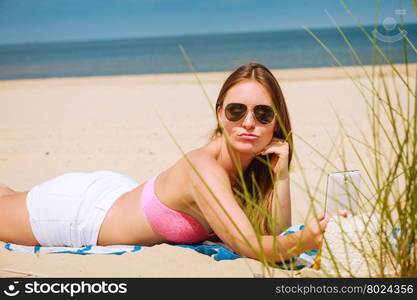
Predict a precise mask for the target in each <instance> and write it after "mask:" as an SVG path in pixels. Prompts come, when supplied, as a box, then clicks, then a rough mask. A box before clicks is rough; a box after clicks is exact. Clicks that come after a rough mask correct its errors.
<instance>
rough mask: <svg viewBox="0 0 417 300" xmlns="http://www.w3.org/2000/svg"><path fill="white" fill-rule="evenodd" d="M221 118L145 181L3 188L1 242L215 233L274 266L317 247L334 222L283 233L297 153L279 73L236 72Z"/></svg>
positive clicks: (106, 176) (189, 239) (104, 241)
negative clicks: (202, 140)
mask: <svg viewBox="0 0 417 300" xmlns="http://www.w3.org/2000/svg"><path fill="white" fill-rule="evenodd" d="M216 113H217V120H218V127H217V129H216V130H215V132H214V133H213V136H212V138H211V140H210V142H209V143H207V144H206V145H204V146H203V147H201V148H198V149H195V150H193V151H190V152H189V153H187V154H186V155H185V156H184V157H183V158H181V159H180V160H179V161H178V162H176V163H175V164H174V165H173V166H172V167H170V168H168V169H167V170H165V171H164V172H162V173H161V174H159V175H157V176H155V177H153V178H151V179H150V180H149V181H147V182H145V183H143V184H141V185H138V183H136V182H135V181H134V180H133V179H131V178H129V177H127V176H124V175H122V174H118V173H114V172H111V171H98V172H92V173H68V174H64V175H61V176H59V177H56V178H53V179H51V180H48V181H46V182H44V183H42V184H40V185H37V186H35V187H33V188H32V189H30V190H29V191H28V192H16V191H14V190H12V189H10V188H8V187H1V188H0V240H3V241H5V242H11V243H16V244H23V245H42V246H69V247H81V246H85V245H112V244H113V245H114V244H119V245H120V244H125V245H126V244H132V245H154V244H159V243H181V244H184V243H189V244H191V243H199V242H202V241H204V240H207V239H211V238H214V237H216V236H217V237H218V238H220V239H221V240H222V241H223V242H224V243H226V244H227V245H228V246H230V247H231V248H232V249H233V250H234V251H235V252H236V253H238V254H240V255H244V256H247V257H251V258H259V256H258V255H259V252H261V250H262V252H263V253H264V254H265V255H266V257H267V258H268V259H269V260H271V261H276V262H278V261H283V260H286V259H288V258H290V257H292V256H294V255H298V254H300V253H302V252H305V251H306V250H309V249H317V248H319V245H320V243H321V240H322V236H323V231H324V229H325V227H326V225H327V223H328V221H329V219H328V218H324V217H322V216H321V217H319V218H312V219H311V220H310V221H309V222H308V223H307V224H306V227H305V228H304V229H303V230H301V231H299V232H297V233H294V234H291V235H287V236H277V235H278V234H279V233H281V232H282V231H283V230H284V229H286V228H287V227H288V226H290V225H291V201H290V188H289V171H288V170H289V166H290V162H291V157H292V152H293V149H292V136H291V124H290V118H289V115H288V111H287V106H286V103H285V99H284V96H283V94H282V92H281V89H280V86H279V84H278V82H277V80H276V79H275V77H274V76H273V75H272V73H271V72H270V71H269V70H268V69H267V68H266V67H265V66H263V65H262V64H259V63H249V64H247V65H244V66H241V67H240V68H238V69H237V70H236V71H234V72H233V73H232V74H231V75H230V76H229V77H228V78H227V80H226V81H225V83H224V84H223V87H222V89H221V90H220V93H219V97H218V99H217V103H216ZM265 161H269V162H270V164H269V168H268V165H267V164H266V163H265ZM239 170H242V172H243V174H242V173H240V172H239ZM239 174H240V175H242V176H240V175H239ZM246 188H247V189H246ZM245 195H246V196H245ZM248 195H249V196H248ZM250 199H252V200H250ZM254 203H255V204H256V205H254ZM257 236H258V237H259V236H260V237H259V240H258V238H257Z"/></svg>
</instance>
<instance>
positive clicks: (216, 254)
mask: <svg viewBox="0 0 417 300" xmlns="http://www.w3.org/2000/svg"><path fill="white" fill-rule="evenodd" d="M303 228H304V225H302V224H301V225H295V226H291V227H289V228H288V229H287V230H286V231H284V232H283V233H281V234H280V235H288V234H292V233H295V232H297V231H300V230H302V229H303ZM172 246H173V247H183V248H189V249H192V250H194V251H197V252H199V253H201V254H204V255H208V256H210V257H212V258H213V259H215V260H231V259H237V258H242V256H240V255H238V254H236V253H234V252H233V251H232V250H231V249H229V248H228V247H227V246H226V245H225V244H223V243H214V242H210V241H206V242H204V243H203V244H195V245H172ZM5 248H6V249H7V250H10V251H23V252H28V253H39V252H42V253H50V254H54V253H55V254H56V253H71V254H80V255H89V254H116V255H121V254H124V253H127V252H136V251H139V250H142V249H145V248H149V247H147V246H130V245H111V246H86V247H81V248H71V247H41V246H23V245H17V244H12V243H7V244H5ZM316 255H317V250H311V251H308V252H305V253H302V254H301V255H298V256H295V257H293V258H292V259H291V260H289V261H287V262H285V263H280V264H278V266H279V267H280V268H283V269H301V268H304V267H306V266H311V265H313V264H314V259H315V257H316Z"/></svg>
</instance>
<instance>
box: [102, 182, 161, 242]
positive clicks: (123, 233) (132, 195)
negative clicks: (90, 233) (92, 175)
mask: <svg viewBox="0 0 417 300" xmlns="http://www.w3.org/2000/svg"><path fill="white" fill-rule="evenodd" d="M144 186H145V183H143V184H141V185H140V186H138V187H136V188H135V189H133V190H132V191H130V192H127V193H125V194H123V195H122V196H120V197H119V198H118V199H117V200H116V201H115V202H114V204H113V206H112V207H111V208H110V209H109V211H108V212H107V214H106V216H105V218H104V220H103V223H102V225H101V227H100V232H99V235H98V239H97V245H103V246H104V245H143V246H146V245H153V244H157V243H161V242H163V241H164V239H163V237H161V236H159V235H158V234H157V233H156V232H154V231H153V230H152V228H151V226H150V225H149V223H148V221H147V219H146V217H145V215H144V212H143V209H142V203H141V196H142V191H143V188H144Z"/></svg>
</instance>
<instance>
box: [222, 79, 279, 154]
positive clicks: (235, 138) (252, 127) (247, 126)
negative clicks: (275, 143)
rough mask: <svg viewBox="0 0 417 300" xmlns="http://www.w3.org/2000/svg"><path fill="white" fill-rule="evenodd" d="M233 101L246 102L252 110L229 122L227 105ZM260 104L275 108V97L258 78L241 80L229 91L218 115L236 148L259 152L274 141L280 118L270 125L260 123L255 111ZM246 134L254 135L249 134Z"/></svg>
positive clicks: (248, 152) (246, 151)
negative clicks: (273, 99)
mask: <svg viewBox="0 0 417 300" xmlns="http://www.w3.org/2000/svg"><path fill="white" fill-rule="evenodd" d="M229 103H242V104H245V105H246V106H247V108H248V109H247V112H246V114H245V115H244V117H242V118H241V119H240V120H238V121H229V120H228V119H227V118H226V115H225V108H226V106H227V105H228V104H229ZM260 104H262V105H269V106H271V107H272V99H271V97H270V96H269V93H268V92H267V90H266V89H265V88H264V87H263V86H262V85H261V84H260V83H258V82H257V81H255V80H250V79H248V80H244V81H241V82H239V83H237V84H235V85H234V86H233V87H231V88H230V89H229V90H228V91H227V93H226V96H225V98H224V102H223V105H222V107H219V109H218V110H217V114H218V117H219V120H220V122H222V124H223V127H224V130H225V132H226V133H227V135H228V137H229V142H230V144H231V146H232V147H233V149H235V151H237V152H240V153H247V154H254V155H255V154H256V153H258V152H259V151H261V150H263V148H265V146H266V145H268V144H269V143H270V142H271V140H272V137H273V134H274V129H275V127H276V122H277V121H276V119H275V118H274V119H273V121H272V122H271V123H269V124H262V123H261V122H259V121H258V120H257V119H256V118H255V115H254V114H253V113H252V112H253V109H254V107H255V106H256V105H260ZM245 134H249V135H253V136H252V137H250V136H249V137H248V136H245Z"/></svg>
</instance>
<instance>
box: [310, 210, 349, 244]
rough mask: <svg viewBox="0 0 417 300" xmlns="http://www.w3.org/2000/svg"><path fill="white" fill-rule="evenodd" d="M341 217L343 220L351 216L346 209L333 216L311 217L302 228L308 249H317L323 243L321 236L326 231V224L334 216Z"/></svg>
mask: <svg viewBox="0 0 417 300" xmlns="http://www.w3.org/2000/svg"><path fill="white" fill-rule="evenodd" d="M337 215H339V216H342V217H344V218H348V217H351V216H352V214H351V213H350V212H349V211H347V210H346V209H341V210H338V211H337V212H336V213H335V214H333V215H331V216H326V217H325V216H324V215H323V214H321V215H318V216H317V218H315V217H312V218H311V219H310V220H309V221H308V222H307V224H306V226H305V227H304V230H305V232H306V234H307V236H306V238H305V240H304V241H305V243H306V244H307V246H308V247H309V248H310V247H311V248H310V249H319V248H320V247H321V244H322V242H323V234H324V232H325V231H326V227H327V224H328V223H329V221H330V219H331V218H332V217H334V216H337Z"/></svg>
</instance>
